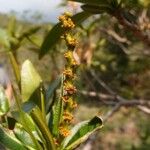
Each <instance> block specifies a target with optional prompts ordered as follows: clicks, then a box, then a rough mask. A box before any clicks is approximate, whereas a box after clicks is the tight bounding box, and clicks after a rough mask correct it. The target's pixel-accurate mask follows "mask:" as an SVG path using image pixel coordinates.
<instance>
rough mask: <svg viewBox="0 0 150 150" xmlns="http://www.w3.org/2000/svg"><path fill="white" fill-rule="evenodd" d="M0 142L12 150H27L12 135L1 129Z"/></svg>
mask: <svg viewBox="0 0 150 150" xmlns="http://www.w3.org/2000/svg"><path fill="white" fill-rule="evenodd" d="M0 142H1V143H2V144H3V145H4V146H5V147H6V148H9V149H11V150H26V148H25V147H24V146H23V145H22V144H21V142H20V141H19V140H17V138H16V137H15V136H14V135H13V134H12V133H11V134H10V133H9V132H7V131H6V130H4V128H2V127H0Z"/></svg>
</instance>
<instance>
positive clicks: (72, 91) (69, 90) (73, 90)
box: [64, 81, 77, 95]
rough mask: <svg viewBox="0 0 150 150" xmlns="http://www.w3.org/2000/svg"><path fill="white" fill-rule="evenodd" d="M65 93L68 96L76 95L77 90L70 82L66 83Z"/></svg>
mask: <svg viewBox="0 0 150 150" xmlns="http://www.w3.org/2000/svg"><path fill="white" fill-rule="evenodd" d="M64 91H65V92H66V95H72V94H75V93H76V91H77V89H76V87H75V86H74V85H73V84H72V83H71V82H70V81H65V82H64Z"/></svg>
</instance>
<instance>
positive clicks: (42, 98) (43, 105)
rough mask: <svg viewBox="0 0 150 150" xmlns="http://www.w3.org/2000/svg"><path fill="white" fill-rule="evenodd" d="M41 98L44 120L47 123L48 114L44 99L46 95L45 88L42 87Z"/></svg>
mask: <svg viewBox="0 0 150 150" xmlns="http://www.w3.org/2000/svg"><path fill="white" fill-rule="evenodd" d="M40 96H41V111H42V115H43V118H44V120H45V122H46V112H45V98H44V93H43V87H42V86H41V87H40Z"/></svg>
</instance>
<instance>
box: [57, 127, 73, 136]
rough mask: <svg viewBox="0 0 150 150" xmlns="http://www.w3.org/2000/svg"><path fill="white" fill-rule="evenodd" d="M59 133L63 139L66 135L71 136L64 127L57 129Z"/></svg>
mask: <svg viewBox="0 0 150 150" xmlns="http://www.w3.org/2000/svg"><path fill="white" fill-rule="evenodd" d="M59 132H60V135H62V136H64V137H67V136H68V135H70V134H71V131H70V130H69V129H68V128H66V127H59Z"/></svg>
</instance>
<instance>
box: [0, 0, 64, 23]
mask: <svg viewBox="0 0 150 150" xmlns="http://www.w3.org/2000/svg"><path fill="white" fill-rule="evenodd" d="M60 1H61V0H0V12H2V13H8V12H11V11H15V12H17V13H18V14H19V15H21V14H22V13H23V12H24V11H26V10H30V11H31V12H32V13H35V12H39V13H41V14H42V15H43V16H44V20H47V21H48V20H49V21H56V19H57V16H58V15H59V14H60V13H61V12H62V9H60V8H58V4H59V3H60ZM49 21H48V22H49Z"/></svg>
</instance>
